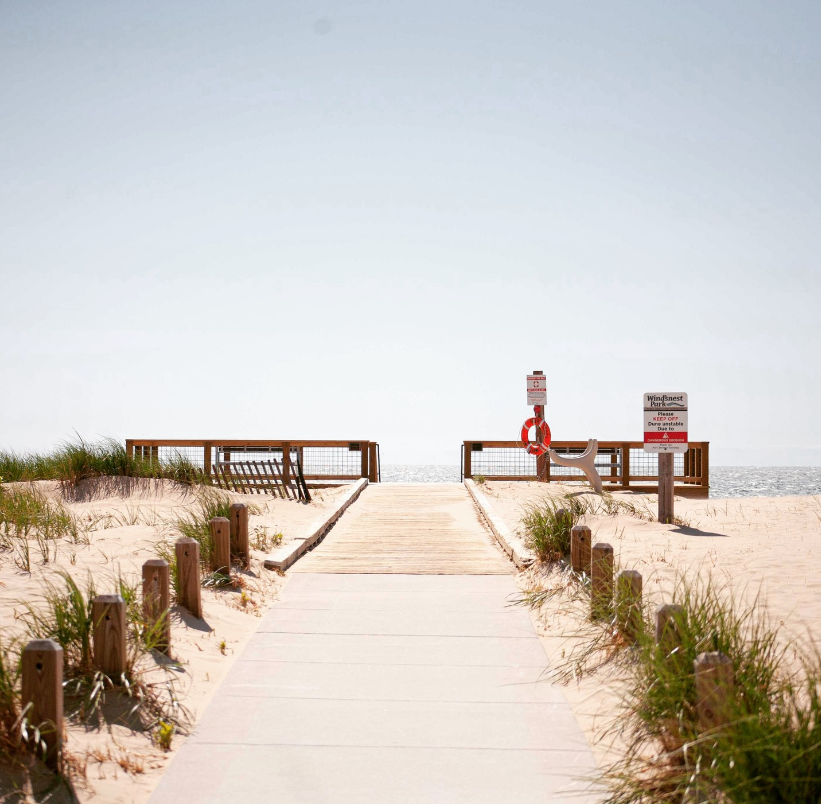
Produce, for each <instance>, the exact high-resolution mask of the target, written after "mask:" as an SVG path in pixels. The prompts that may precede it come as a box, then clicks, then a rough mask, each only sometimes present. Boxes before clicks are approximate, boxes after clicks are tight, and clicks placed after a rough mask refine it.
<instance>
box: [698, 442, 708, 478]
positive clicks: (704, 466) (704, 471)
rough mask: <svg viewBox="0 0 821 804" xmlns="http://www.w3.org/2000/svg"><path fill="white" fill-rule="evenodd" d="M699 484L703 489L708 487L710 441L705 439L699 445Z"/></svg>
mask: <svg viewBox="0 0 821 804" xmlns="http://www.w3.org/2000/svg"><path fill="white" fill-rule="evenodd" d="M699 463H700V467H701V485H702V486H703V487H704V488H705V489H709V488H710V442H709V441H705V442H703V443H702V445H701V460H700V461H699Z"/></svg>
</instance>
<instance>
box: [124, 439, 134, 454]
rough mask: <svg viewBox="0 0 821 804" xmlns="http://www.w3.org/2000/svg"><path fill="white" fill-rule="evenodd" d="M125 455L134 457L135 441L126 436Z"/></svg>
mask: <svg viewBox="0 0 821 804" xmlns="http://www.w3.org/2000/svg"><path fill="white" fill-rule="evenodd" d="M125 457H126V458H133V457H134V441H133V439H131V438H126V440H125Z"/></svg>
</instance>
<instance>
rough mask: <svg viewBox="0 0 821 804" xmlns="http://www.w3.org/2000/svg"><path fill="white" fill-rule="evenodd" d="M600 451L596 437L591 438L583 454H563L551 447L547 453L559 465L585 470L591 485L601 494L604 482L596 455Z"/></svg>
mask: <svg viewBox="0 0 821 804" xmlns="http://www.w3.org/2000/svg"><path fill="white" fill-rule="evenodd" d="M598 452H599V442H598V441H597V440H596V439H595V438H591V439H590V440H589V441H588V442H587V448H586V449H585V451H584V452H583V453H582V454H581V455H574V456H573V457H570V456H561V455H559V454H558V453H557V452H556V450H554V449H549V450H548V451H547V454H548V455H549V456H550V460H551V461H553V463H555V464H558V465H559V466H568V467H575V468H576V469H581V470H582V472H584V474H585V477H587V479H588V481H589V482H590V485H591V486H592V487H593V491H595V492H596V493H597V494H601V493H602V482H601V477H599V473H598V470H597V469H596V455H597V454H598Z"/></svg>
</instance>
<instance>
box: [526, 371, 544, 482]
mask: <svg viewBox="0 0 821 804" xmlns="http://www.w3.org/2000/svg"><path fill="white" fill-rule="evenodd" d="M527 404H528V405H533V412H534V413H535V414H536V418H537V419H544V406H545V405H546V404H547V383H546V382H545V377H544V372H543V371H534V372H533V373H532V374H528V375H527ZM536 443H537V444H543V443H544V436H543V435H542V432H541V430H540V429H539V428H538V427H537V428H536ZM549 465H550V458H549V457H548V456H547V453H545V454H544V455H539V456H537V458H536V477H537V478H538V479H539V480H541V481H545V480H547V467H548V466H549Z"/></svg>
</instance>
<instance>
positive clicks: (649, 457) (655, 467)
mask: <svg viewBox="0 0 821 804" xmlns="http://www.w3.org/2000/svg"><path fill="white" fill-rule="evenodd" d="M658 474H659V456H658V453H656V452H645V451H644V450H643V449H631V450H630V477H639V478H641V477H653V478H655V477H658ZM673 475H674V476H675V477H683V476H684V453H679V452H676V453H674V454H673Z"/></svg>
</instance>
